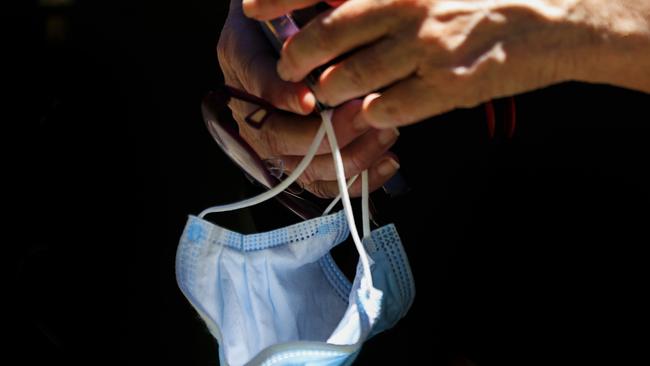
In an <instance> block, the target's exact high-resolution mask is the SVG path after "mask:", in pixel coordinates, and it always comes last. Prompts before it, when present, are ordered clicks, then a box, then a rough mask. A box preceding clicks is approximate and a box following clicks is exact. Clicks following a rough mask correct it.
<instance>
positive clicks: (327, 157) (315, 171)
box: [283, 128, 399, 184]
mask: <svg viewBox="0 0 650 366" xmlns="http://www.w3.org/2000/svg"><path fill="white" fill-rule="evenodd" d="M398 136H399V132H398V131H397V129H395V128H391V129H384V130H372V131H369V132H368V133H366V134H365V135H363V136H361V137H359V138H358V139H356V140H355V141H354V142H352V143H350V144H349V145H348V146H346V147H345V148H344V149H342V150H341V157H342V159H343V169H344V170H345V177H346V178H350V177H353V176H355V175H357V174H360V173H361V172H362V171H364V170H366V169H368V168H369V167H370V166H371V165H373V164H374V163H375V162H377V161H378V160H380V159H381V158H382V156H384V155H385V154H386V151H388V149H389V148H390V147H391V146H393V145H394V144H395V142H396V141H397V138H398ZM283 160H284V166H285V169H287V170H288V171H293V170H294V169H295V167H296V166H297V165H298V164H299V163H300V161H301V160H302V157H301V156H285V157H283ZM318 180H336V170H335V169H334V159H333V158H332V155H331V154H323V155H317V156H315V157H314V159H313V160H312V162H311V164H309V166H308V167H307V169H306V170H305V172H304V173H303V174H302V176H301V182H303V183H305V184H310V183H312V182H314V181H318Z"/></svg>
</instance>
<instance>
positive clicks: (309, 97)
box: [301, 93, 316, 113]
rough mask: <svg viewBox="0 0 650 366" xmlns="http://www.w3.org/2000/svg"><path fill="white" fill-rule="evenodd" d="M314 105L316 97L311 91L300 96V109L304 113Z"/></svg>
mask: <svg viewBox="0 0 650 366" xmlns="http://www.w3.org/2000/svg"><path fill="white" fill-rule="evenodd" d="M315 106H316V97H315V96H314V94H312V93H307V94H305V95H304V96H303V97H302V105H301V109H302V111H303V112H305V113H310V112H311V111H312V110H313V109H314V107H315Z"/></svg>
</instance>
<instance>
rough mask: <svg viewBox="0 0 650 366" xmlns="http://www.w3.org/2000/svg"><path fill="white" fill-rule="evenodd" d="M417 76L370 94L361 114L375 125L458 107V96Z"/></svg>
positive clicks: (390, 124) (396, 123)
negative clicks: (454, 102)
mask: <svg viewBox="0 0 650 366" xmlns="http://www.w3.org/2000/svg"><path fill="white" fill-rule="evenodd" d="M448 94H450V91H448V90H445V93H443V91H442V90H440V89H439V88H438V87H437V86H436V85H429V84H427V83H425V82H424V81H422V80H420V79H419V78H416V77H411V78H409V79H406V80H403V81H400V82H398V83H397V84H395V85H393V86H392V87H390V88H388V89H387V90H386V91H385V92H383V93H381V94H377V93H375V94H371V95H368V96H367V97H366V98H365V99H364V101H363V109H362V113H361V115H360V117H361V118H362V119H363V120H364V121H365V122H366V123H368V124H369V125H371V126H373V127H375V128H389V127H396V126H403V125H408V124H411V123H415V122H418V121H420V120H423V119H425V118H428V117H432V116H435V115H438V114H441V113H444V112H448V111H450V110H452V109H454V108H455V107H456V106H455V105H454V104H453V103H452V101H456V102H458V99H457V98H454V97H453V96H450V95H448Z"/></svg>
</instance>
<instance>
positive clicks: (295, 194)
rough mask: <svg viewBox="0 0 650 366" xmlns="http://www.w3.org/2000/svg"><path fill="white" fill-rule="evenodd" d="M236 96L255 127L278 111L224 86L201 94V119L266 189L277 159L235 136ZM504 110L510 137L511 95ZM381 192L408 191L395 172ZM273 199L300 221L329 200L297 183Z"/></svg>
mask: <svg viewBox="0 0 650 366" xmlns="http://www.w3.org/2000/svg"><path fill="white" fill-rule="evenodd" d="M232 98H234V99H238V100H241V101H244V102H247V103H251V104H253V105H255V106H257V108H256V109H255V110H253V112H252V113H250V114H249V115H248V116H246V117H245V118H244V121H245V123H246V124H248V125H249V126H251V127H252V128H255V129H260V128H262V126H263V125H264V124H265V123H266V122H267V121H268V119H269V117H270V116H271V115H273V113H276V112H277V111H278V110H277V108H275V107H274V106H273V105H272V104H271V103H269V102H268V101H266V100H264V99H261V98H259V97H256V96H254V95H251V94H248V93H246V92H244V91H242V90H239V89H236V88H233V87H230V86H227V85H224V86H222V87H221V88H218V89H217V90H215V91H213V92H210V93H209V94H208V95H206V96H205V98H204V99H203V103H202V111H203V118H204V121H205V123H206V126H207V128H208V130H209V131H210V134H211V135H212V137H213V138H214V139H215V141H216V142H217V144H218V145H219V147H220V148H221V149H222V150H223V151H224V152H225V153H226V155H228V157H229V158H230V159H231V160H232V161H233V162H234V163H235V164H236V165H237V166H239V168H240V169H241V170H242V171H244V173H245V175H246V177H247V178H248V179H249V180H250V181H251V182H252V183H254V184H258V185H260V186H263V187H265V188H266V189H270V188H273V187H275V186H277V185H278V184H279V183H280V181H281V180H282V178H283V176H284V169H283V167H282V166H281V161H276V160H277V159H262V158H260V156H259V155H258V154H257V153H256V152H255V150H254V149H253V148H252V147H251V146H250V145H249V144H248V143H247V142H246V141H244V139H242V137H241V136H240V135H239V129H238V126H237V123H236V122H235V121H234V119H233V118H232V113H231V112H230V109H229V108H228V102H229V101H230V100H231V99H232ZM507 103H508V105H507V108H506V110H507V113H506V118H505V123H504V126H505V129H504V130H505V136H506V137H507V138H512V136H513V134H514V127H515V102H514V99H513V98H510V99H508V100H507ZM485 111H486V118H487V130H488V135H489V137H490V139H494V138H495V135H496V132H495V131H496V116H495V107H494V104H493V103H492V102H488V103H486V104H485ZM383 188H384V192H385V193H387V194H388V195H389V196H399V195H401V194H404V193H406V192H407V191H408V189H409V188H408V185H407V184H406V182H405V181H404V179H403V178H402V177H401V175H400V173H399V172H398V173H397V174H396V175H395V176H394V177H393V178H391V179H390V180H389V181H388V182H387V183H386V184H385V185H384V187H383ZM276 199H277V200H278V201H279V202H280V203H281V204H282V205H284V206H285V207H286V208H288V209H289V210H290V211H292V212H293V213H295V214H296V215H298V216H299V217H301V218H302V219H304V220H308V219H311V218H314V217H318V216H321V215H322V214H323V212H324V211H325V209H326V208H327V206H328V205H329V204H330V203H331V201H330V200H325V199H321V198H319V197H316V196H315V195H313V194H311V193H309V192H307V191H305V190H303V189H302V187H300V186H299V185H298V184H296V183H293V184H292V185H291V186H290V187H289V188H287V189H286V190H285V191H284V192H282V193H281V194H279V195H278V196H276ZM371 211H374V212H371V214H372V216H373V217H376V216H377V212H376V209H375V208H374V205H372V204H371Z"/></svg>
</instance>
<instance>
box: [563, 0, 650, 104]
mask: <svg viewBox="0 0 650 366" xmlns="http://www.w3.org/2000/svg"><path fill="white" fill-rule="evenodd" d="M568 21H569V22H570V23H572V24H574V25H576V26H577V27H578V28H579V29H581V32H582V33H583V34H584V37H583V39H584V40H585V45H584V47H577V48H576V52H575V55H574V59H573V64H574V66H575V67H573V68H572V70H571V71H572V72H571V79H573V80H578V81H585V82H591V83H605V84H612V85H617V86H621V87H627V88H631V89H636V90H641V91H645V92H650V3H649V2H648V1H646V0H627V1H610V0H581V1H578V2H577V3H576V4H575V6H574V7H573V8H572V9H571V11H570V13H569V15H568Z"/></svg>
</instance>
